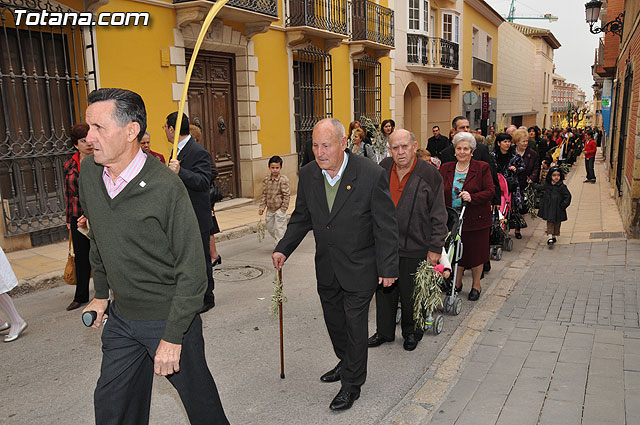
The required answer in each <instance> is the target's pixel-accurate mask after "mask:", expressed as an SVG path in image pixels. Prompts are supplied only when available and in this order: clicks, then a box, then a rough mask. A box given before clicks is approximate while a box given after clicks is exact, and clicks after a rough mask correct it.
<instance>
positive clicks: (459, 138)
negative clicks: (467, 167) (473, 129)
mask: <svg viewBox="0 0 640 425" xmlns="http://www.w3.org/2000/svg"><path fill="white" fill-rule="evenodd" d="M460 142H469V146H471V149H475V148H476V138H475V136H474V135H473V134H471V133H468V132H466V131H461V132H460V133H456V135H455V136H453V141H452V143H453V147H454V148H455V147H456V146H458V143H460Z"/></svg>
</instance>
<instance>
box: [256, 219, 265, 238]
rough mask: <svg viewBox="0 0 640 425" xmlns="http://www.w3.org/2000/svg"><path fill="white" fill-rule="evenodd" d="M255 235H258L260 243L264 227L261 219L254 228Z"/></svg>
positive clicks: (263, 234)
mask: <svg viewBox="0 0 640 425" xmlns="http://www.w3.org/2000/svg"><path fill="white" fill-rule="evenodd" d="M256 233H257V234H258V242H260V243H261V242H262V241H263V240H264V236H265V225H264V221H262V217H260V221H258V225H257V226H256Z"/></svg>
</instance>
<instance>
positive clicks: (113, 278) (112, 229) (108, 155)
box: [79, 89, 229, 425]
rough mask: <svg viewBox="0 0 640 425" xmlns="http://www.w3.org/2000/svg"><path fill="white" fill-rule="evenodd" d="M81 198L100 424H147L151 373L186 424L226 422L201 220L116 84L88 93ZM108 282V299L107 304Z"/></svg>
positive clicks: (137, 103)
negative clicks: (170, 389) (98, 343)
mask: <svg viewBox="0 0 640 425" xmlns="http://www.w3.org/2000/svg"><path fill="white" fill-rule="evenodd" d="M88 103H89V106H88V108H87V112H86V121H87V124H89V133H88V134H87V139H88V140H91V141H93V142H94V143H95V145H94V146H96V149H95V151H94V154H93V155H90V156H89V157H87V158H86V160H85V161H83V162H82V164H81V169H80V180H79V189H80V202H81V204H82V207H83V210H84V212H85V216H86V217H87V219H88V221H89V223H90V231H89V236H90V238H91V250H90V260H91V266H92V268H93V280H94V285H95V289H96V294H95V298H94V299H93V300H92V301H91V302H90V303H89V305H87V307H86V308H85V309H84V311H89V310H93V311H96V312H97V319H96V321H95V323H94V325H93V327H94V328H100V326H101V325H102V323H103V320H104V319H105V318H106V317H107V314H108V315H109V320H108V321H107V322H106V324H105V326H104V330H103V332H102V352H103V357H102V366H101V370H100V378H99V379H98V384H97V386H96V390H95V394H94V404H95V415H96V423H97V424H107V423H109V424H116V423H117V424H136V425H137V424H147V423H148V422H149V407H150V403H151V388H152V384H153V373H154V372H155V374H156V375H159V376H166V377H167V378H168V379H169V381H170V382H171V384H172V385H173V386H174V387H175V388H176V389H177V390H178V393H179V395H180V398H181V399H182V402H183V404H184V407H185V410H186V412H187V415H188V416H189V421H190V422H191V423H192V424H228V423H229V422H228V421H227V418H226V416H225V414H224V410H223V408H222V404H221V402H220V397H219V395H218V390H217V388H216V385H215V382H214V380H213V377H212V376H211V373H210V371H209V368H208V367H207V363H206V359H205V356H204V339H203V337H202V321H201V319H200V315H199V314H198V312H199V311H200V310H202V305H203V301H202V300H203V296H204V291H205V288H206V286H207V278H206V275H205V264H204V254H203V251H202V245H201V242H200V234H199V231H198V223H197V221H196V216H195V213H194V211H193V207H192V206H191V202H190V200H189V196H188V194H187V191H186V189H185V187H184V185H183V184H182V182H181V181H180V179H179V178H178V177H177V176H176V175H175V174H174V173H173V172H172V171H171V170H169V169H168V168H167V167H165V166H163V165H162V164H161V163H160V162H159V161H152V160H147V155H146V153H144V152H143V151H142V150H141V149H140V147H139V145H138V142H139V140H140V139H141V137H142V136H143V135H144V131H145V129H146V121H147V119H146V110H145V106H144V102H143V101H142V98H141V97H140V96H139V95H138V94H136V93H133V92H131V91H128V90H122V89H99V90H96V91H93V92H91V93H90V94H89V98H88ZM109 290H111V294H112V298H113V299H112V303H111V305H110V307H109V311H106V310H107V307H108V299H109Z"/></svg>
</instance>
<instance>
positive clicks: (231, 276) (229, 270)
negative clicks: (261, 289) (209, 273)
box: [213, 266, 264, 282]
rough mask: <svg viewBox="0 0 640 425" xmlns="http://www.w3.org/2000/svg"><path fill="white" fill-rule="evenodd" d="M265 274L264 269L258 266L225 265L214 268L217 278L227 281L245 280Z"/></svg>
mask: <svg viewBox="0 0 640 425" xmlns="http://www.w3.org/2000/svg"><path fill="white" fill-rule="evenodd" d="M263 274H264V270H263V269H262V268H260V267H257V266H224V267H221V266H219V267H216V268H215V269H213V277H214V279H215V280H222V281H225V282H244V281H246V280H252V279H257V278H259V277H260V276H262V275H263Z"/></svg>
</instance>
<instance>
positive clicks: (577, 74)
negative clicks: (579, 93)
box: [485, 0, 602, 99]
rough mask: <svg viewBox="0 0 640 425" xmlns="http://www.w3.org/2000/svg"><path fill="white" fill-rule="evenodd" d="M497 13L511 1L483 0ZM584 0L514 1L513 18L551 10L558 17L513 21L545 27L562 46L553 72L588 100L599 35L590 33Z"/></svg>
mask: <svg viewBox="0 0 640 425" xmlns="http://www.w3.org/2000/svg"><path fill="white" fill-rule="evenodd" d="M485 1H486V2H487V3H489V4H490V5H491V7H493V8H494V9H495V10H496V11H497V12H498V13H499V14H501V15H503V16H507V15H508V13H509V6H510V5H511V0H485ZM585 3H587V0H516V2H515V7H516V17H517V16H523V17H524V16H526V17H535V16H539V15H545V14H547V13H551V14H552V15H554V16H557V17H558V20H557V21H555V22H551V23H550V22H549V21H547V20H543V19H535V20H534V19H520V20H515V23H518V24H522V25H529V26H532V27H539V28H547V29H550V30H551V31H552V32H553V35H555V37H556V38H557V39H558V41H560V44H562V46H561V47H560V48H559V49H558V50H556V51H555V57H554V60H553V62H554V63H555V65H556V73H558V74H560V75H562V76H563V77H565V78H566V79H567V82H570V83H575V84H577V85H578V86H580V88H581V89H582V90H584V92H585V93H586V94H587V99H591V98H592V97H593V89H592V88H591V85H592V84H593V78H592V76H591V65H593V59H594V51H595V49H596V47H598V38H599V36H600V35H602V34H600V35H594V34H591V33H590V32H589V25H588V24H587V23H586V22H585V11H584V4H585Z"/></svg>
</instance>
